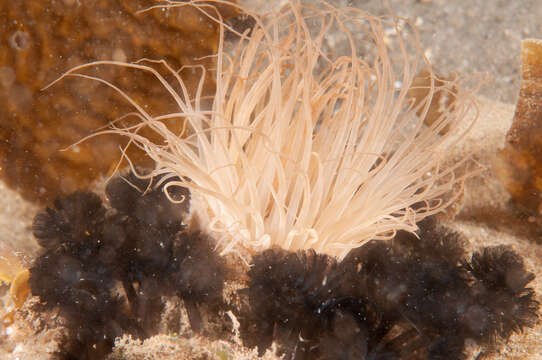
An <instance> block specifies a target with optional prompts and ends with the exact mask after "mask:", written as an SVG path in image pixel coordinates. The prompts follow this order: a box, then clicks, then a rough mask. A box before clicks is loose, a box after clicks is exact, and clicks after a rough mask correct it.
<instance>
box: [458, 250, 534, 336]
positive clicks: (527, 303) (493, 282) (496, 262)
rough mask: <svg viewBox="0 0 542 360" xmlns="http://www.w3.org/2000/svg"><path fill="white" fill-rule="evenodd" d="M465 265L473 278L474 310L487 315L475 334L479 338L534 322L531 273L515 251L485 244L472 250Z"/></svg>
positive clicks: (506, 334) (509, 330) (506, 331)
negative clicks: (530, 285)
mask: <svg viewBox="0 0 542 360" xmlns="http://www.w3.org/2000/svg"><path fill="white" fill-rule="evenodd" d="M465 267H466V268H467V269H469V270H470V271H471V273H472V275H473V276H474V278H475V281H474V284H473V293H474V295H475V297H476V306H477V307H478V309H477V311H478V312H480V313H482V314H483V315H487V317H486V318H485V319H484V322H483V323H484V325H485V326H484V327H482V328H481V329H480V331H479V332H478V334H476V335H479V336H478V337H479V338H480V340H484V341H491V340H493V339H494V338H495V337H496V336H500V337H503V338H508V337H510V335H511V334H512V333H514V332H520V331H522V330H523V328H524V327H530V326H532V325H533V324H534V321H535V320H536V318H537V311H538V306H539V304H538V302H537V301H536V300H535V293H534V290H533V289H532V288H528V287H527V284H528V283H530V282H531V281H532V280H534V277H535V276H534V274H533V273H530V272H527V271H526V270H525V267H524V265H523V260H522V259H521V257H520V256H519V255H518V254H516V253H515V252H513V251H512V250H511V249H509V248H508V247H505V246H495V247H488V248H485V249H482V251H481V252H477V253H475V254H473V256H472V260H471V262H470V264H468V263H466V264H465Z"/></svg>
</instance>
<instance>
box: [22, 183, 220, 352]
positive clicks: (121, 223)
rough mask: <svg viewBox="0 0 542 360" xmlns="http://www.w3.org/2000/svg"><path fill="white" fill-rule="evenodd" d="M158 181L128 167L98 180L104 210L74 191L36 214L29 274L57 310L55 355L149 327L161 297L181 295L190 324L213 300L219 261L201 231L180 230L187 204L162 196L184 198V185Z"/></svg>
mask: <svg viewBox="0 0 542 360" xmlns="http://www.w3.org/2000/svg"><path fill="white" fill-rule="evenodd" d="M161 180H162V179H160V178H157V177H155V178H153V179H152V180H151V179H149V178H142V177H140V176H139V177H138V176H136V175H134V174H129V175H127V176H126V177H124V178H116V179H113V180H111V181H110V183H109V184H108V186H107V187H106V194H107V196H108V197H109V199H110V204H111V206H112V207H113V209H109V210H108V209H106V208H105V207H104V205H103V204H102V201H101V199H100V198H99V197H98V196H97V195H96V194H93V193H88V192H81V191H79V192H76V193H74V194H72V195H69V196H67V197H65V198H60V199H57V200H56V201H55V203H54V207H52V208H47V209H46V210H45V211H43V212H41V213H40V214H38V215H37V216H36V218H35V221H34V226H33V229H34V234H35V236H36V238H37V239H38V242H39V244H40V245H41V246H42V247H43V248H44V252H43V253H42V254H41V255H40V256H39V257H38V258H37V259H36V260H35V262H34V264H33V266H32V267H31V269H30V280H29V282H30V287H31V290H32V294H33V295H35V296H39V298H40V302H41V304H42V306H43V307H44V308H45V309H49V310H51V309H54V308H58V310H59V314H60V315H61V316H62V317H63V318H64V319H65V327H66V328H67V330H68V335H67V336H66V338H65V339H64V343H63V344H61V348H62V350H61V353H59V354H58V356H62V357H64V358H77V359H102V358H103V357H104V356H105V354H107V353H108V352H110V351H111V349H112V347H113V344H114V340H115V338H117V337H120V336H122V335H125V334H128V335H132V336H134V337H136V338H140V339H145V338H148V337H149V336H152V335H155V334H156V333H157V331H158V325H159V324H158V323H159V321H160V314H161V313H162V311H163V308H164V300H163V297H171V296H179V297H180V298H181V299H182V300H183V301H184V302H185V305H186V308H187V311H188V315H189V319H190V322H191V325H192V328H193V330H194V331H198V330H199V329H201V327H202V320H201V319H200V315H199V312H198V311H199V310H198V306H199V305H200V304H202V303H206V304H212V303H216V302H220V301H221V299H222V287H223V283H224V276H225V271H224V265H223V261H222V259H221V258H219V257H218V254H216V253H215V252H214V251H213V247H212V243H211V242H210V240H209V239H208V237H206V236H204V235H202V234H199V233H187V232H185V231H184V229H185V225H184V224H183V223H182V219H183V217H184V216H185V215H186V206H187V205H186V204H184V203H182V202H181V203H173V202H171V201H170V200H169V199H168V196H169V198H171V199H173V200H178V201H182V200H185V201H186V202H188V201H189V194H188V192H187V190H186V189H182V188H179V187H175V188H167V184H168V180H172V179H163V180H162V181H161ZM165 191H167V192H168V194H167V195H166V193H165ZM142 208H144V209H145V211H143V210H142ZM77 354H81V355H77Z"/></svg>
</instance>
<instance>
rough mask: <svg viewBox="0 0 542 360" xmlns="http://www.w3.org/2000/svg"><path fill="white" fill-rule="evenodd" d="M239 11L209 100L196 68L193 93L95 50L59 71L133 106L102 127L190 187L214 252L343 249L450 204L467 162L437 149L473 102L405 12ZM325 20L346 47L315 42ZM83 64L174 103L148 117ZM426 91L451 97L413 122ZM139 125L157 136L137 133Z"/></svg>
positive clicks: (176, 80)
mask: <svg viewBox="0 0 542 360" xmlns="http://www.w3.org/2000/svg"><path fill="white" fill-rule="evenodd" d="M166 6H168V7H180V6H196V7H197V8H198V9H199V10H200V11H201V12H202V14H204V15H205V16H209V17H212V18H214V19H215V20H216V21H217V22H218V23H219V25H220V31H221V34H222V36H221V38H222V39H223V38H224V36H223V35H224V32H225V31H226V30H228V31H230V32H235V29H232V28H229V27H228V25H227V24H225V23H224V22H223V21H222V20H221V19H220V18H219V16H217V15H216V14H217V12H213V11H212V9H211V7H210V6H209V4H208V3H202V2H197V1H193V2H176V1H170V2H168V5H166ZM248 15H249V16H251V17H253V18H254V19H255V21H254V26H253V28H252V29H251V30H250V32H249V31H246V32H245V33H243V34H240V33H237V35H238V36H239V41H238V42H237V43H236V44H235V45H234V46H233V49H230V50H226V49H225V43H224V41H223V40H222V41H220V44H219V48H218V53H217V54H216V69H213V70H212V71H211V74H212V75H211V76H213V78H214V81H215V82H216V93H215V94H214V97H213V98H212V99H211V101H210V104H209V102H208V101H206V99H205V98H204V97H203V96H202V90H201V89H202V87H203V83H204V81H205V77H206V76H208V74H207V73H206V71H205V69H202V68H200V70H198V71H201V74H202V75H201V81H200V87H199V89H198V91H197V92H196V93H195V94H189V93H188V90H187V89H186V87H185V86H184V83H183V80H182V78H181V77H180V76H179V73H178V72H177V71H175V70H174V69H172V68H170V67H169V66H168V65H167V63H165V62H163V61H161V62H157V61H150V60H142V61H139V62H136V63H120V62H115V61H100V62H95V63H92V64H86V65H82V66H79V67H76V68H74V69H72V70H70V71H69V72H67V73H66V74H64V75H63V76H79V77H84V78H90V79H93V80H97V81H100V82H102V83H104V84H106V85H108V86H109V87H112V88H113V89H114V90H115V91H117V92H118V93H119V94H120V95H122V96H123V97H125V98H126V100H127V101H128V102H130V103H131V104H132V105H133V106H134V108H135V112H134V113H133V114H132V115H134V116H136V117H137V118H139V119H140V124H139V125H137V126H131V127H120V126H119V124H118V123H115V124H114V125H113V128H112V129H111V130H108V131H102V132H101V133H116V134H122V135H125V136H128V137H129V138H130V140H131V141H130V143H132V144H135V145H137V146H139V147H140V148H142V149H144V150H145V151H146V153H147V154H148V156H149V157H150V158H152V159H153V160H154V162H155V164H156V167H155V170H154V172H153V175H162V179H163V181H165V180H167V179H169V178H173V177H177V176H178V177H179V178H180V179H181V180H180V181H170V182H169V183H168V184H167V186H166V191H167V187H169V186H183V187H186V188H189V189H190V191H191V196H192V200H191V208H192V209H191V212H192V219H193V220H194V221H195V220H196V219H197V222H198V224H200V226H201V227H202V229H203V230H205V231H207V232H210V233H212V234H213V235H214V236H215V238H216V239H217V241H218V247H219V248H220V249H221V251H222V252H223V253H226V252H231V251H242V252H243V253H244V252H246V251H247V250H248V251H249V252H250V253H252V252H254V251H260V250H263V249H267V248H270V247H273V246H278V247H280V248H283V249H287V250H298V249H309V248H310V249H314V250H315V251H317V252H321V253H326V254H330V255H334V256H337V257H338V258H342V257H344V256H345V255H346V254H347V253H348V251H349V250H351V249H352V248H356V247H359V246H361V245H363V244H364V243H366V242H367V241H369V240H372V239H388V238H390V237H392V236H393V235H394V234H395V232H396V231H398V230H407V231H415V230H416V228H417V227H416V222H417V221H419V220H421V219H423V218H424V217H426V216H429V215H432V214H435V213H437V212H440V211H442V210H444V209H445V208H446V207H447V206H448V205H450V204H451V203H452V202H453V200H454V199H455V198H456V195H457V191H458V186H455V185H458V184H461V183H462V181H463V180H464V178H465V176H468V175H463V176H459V175H456V174H457V170H458V169H459V168H460V167H461V166H462V165H464V164H465V163H467V162H468V161H469V159H463V160H462V161H461V162H459V163H454V164H448V166H444V164H443V161H442V159H443V154H444V153H445V152H446V151H448V150H449V149H450V147H451V146H454V145H455V144H456V143H457V142H458V141H459V139H460V138H461V137H462V134H461V131H462V130H459V129H460V128H464V127H460V126H458V124H459V123H460V122H462V121H463V120H464V119H465V118H466V115H467V113H468V112H469V111H470V109H471V108H472V107H473V105H475V104H474V102H473V96H472V91H469V90H465V89H463V88H462V86H461V84H460V83H459V80H457V79H455V80H452V81H441V80H439V81H436V80H437V79H436V75H434V73H433V72H432V70H431V68H430V65H429V64H428V62H427V59H426V58H425V57H424V56H423V51H422V49H421V46H420V45H419V41H418V38H417V33H416V31H415V30H414V29H413V28H412V27H411V26H410V25H409V23H408V22H407V21H404V20H401V19H399V18H397V17H395V16H393V15H391V16H388V17H373V16H370V15H368V14H366V13H365V12H363V11H360V10H358V9H351V8H348V9H336V8H333V7H331V6H329V5H327V4H323V5H322V6H320V7H318V8H317V7H305V6H301V5H299V4H298V3H297V2H290V3H289V4H287V5H286V6H285V7H283V8H282V9H281V10H279V11H277V12H272V13H270V14H267V15H264V16H258V15H255V14H252V13H248ZM385 27H392V28H393V29H395V31H396V32H397V41H398V48H397V49H396V51H391V50H390V49H389V48H388V46H387V45H386V43H385V36H384V29H385ZM334 30H338V31H339V33H340V34H341V36H342V37H343V41H344V43H345V44H346V45H347V48H348V50H347V52H346V53H345V54H340V55H333V54H329V51H327V50H326V43H327V42H328V41H329V39H330V38H329V34H330V32H331V31H334ZM360 39H361V40H360ZM360 44H363V45H364V46H365V47H364V49H363V51H361V50H360V49H359V48H357V47H359V46H360ZM362 52H363V54H362ZM95 65H115V66H124V67H129V68H134V69H139V70H141V71H147V72H150V73H152V74H154V75H155V77H156V80H157V81H160V82H161V83H162V85H163V86H164V88H165V89H166V90H167V91H168V93H169V94H170V95H171V99H172V101H174V102H175V103H176V105H177V106H178V111H177V112H176V113H173V114H165V115H164V114H162V115H157V116H155V115H153V114H150V113H149V112H147V110H146V109H145V107H144V106H143V104H142V103H140V102H138V101H136V100H135V99H133V98H131V97H130V96H129V94H128V93H127V92H125V90H123V89H120V88H118V87H116V86H115V85H114V84H111V83H109V82H107V81H106V80H103V79H98V78H95V77H93V76H90V75H87V74H85V73H84V71H83V70H85V69H86V68H88V67H90V66H95ZM156 66H161V67H162V69H165V70H166V71H167V72H168V76H167V77H166V76H163V75H161V73H160V72H158V71H157V70H156ZM422 69H425V70H426V73H427V74H429V77H430V81H429V86H427V91H426V92H425V93H426V94H427V95H426V96H425V97H424V98H423V99H421V100H420V99H416V101H414V100H413V99H412V98H410V97H409V96H408V91H409V89H411V87H412V86H413V81H414V79H415V74H416V73H418V71H420V70H422ZM171 79H173V81H170V80H171ZM438 93H444V94H449V95H451V96H452V97H453V98H454V101H453V103H452V104H450V103H447V104H441V105H442V106H441V109H440V110H441V111H440V112H439V117H438V119H437V120H436V121H434V122H432V123H431V125H426V124H425V123H424V118H425V116H426V114H427V112H428V109H429V106H430V105H431V101H432V98H433V97H434V95H435V94H438ZM178 118H183V119H184V120H185V122H186V129H185V131H184V132H183V135H182V136H181V135H180V134H176V133H174V132H172V131H170V130H169V129H168V127H167V121H168V120H169V119H178ZM144 127H148V128H150V129H152V130H153V131H154V132H156V133H157V134H159V135H160V137H161V138H162V139H163V141H160V142H156V141H153V140H151V139H149V138H148V137H145V136H143V135H141V134H140V132H139V130H140V129H142V128H144ZM443 129H450V130H449V131H443Z"/></svg>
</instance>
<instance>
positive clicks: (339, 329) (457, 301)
mask: <svg viewBox="0 0 542 360" xmlns="http://www.w3.org/2000/svg"><path fill="white" fill-rule="evenodd" d="M419 226H420V231H419V232H418V235H419V237H420V238H418V237H416V236H415V235H413V234H410V233H407V232H399V233H398V234H397V236H396V237H395V238H394V239H393V240H390V241H371V242H368V243H367V244H365V245H364V246H362V247H360V248H358V249H355V250H353V251H352V252H351V253H350V254H349V255H348V256H347V257H346V258H345V259H344V260H343V261H342V262H340V263H338V264H337V263H336V262H334V260H332V259H329V258H328V257H326V256H324V255H318V254H315V253H314V252H312V251H308V252H299V253H290V252H287V251H283V250H276V249H274V250H268V251H265V252H263V253H261V254H258V255H257V256H255V257H254V261H253V262H254V264H253V268H252V269H251V270H250V272H249V274H248V275H249V277H250V281H249V284H248V285H249V286H248V288H247V290H246V293H247V294H248V302H249V304H250V307H251V312H252V315H251V316H252V318H250V317H247V321H250V323H251V324H252V328H251V327H250V326H245V332H244V341H245V343H246V344H248V345H254V344H257V345H258V346H259V349H260V351H261V352H263V350H265V349H267V348H268V347H269V346H270V345H271V343H272V341H276V342H277V343H279V344H280V345H281V346H282V347H283V349H284V351H285V353H286V354H287V357H288V358H293V359H305V358H306V359H420V358H421V359H431V360H439V359H451V360H453V359H459V360H460V359H464V358H466V354H465V353H464V351H465V350H464V348H465V341H466V340H467V339H473V340H475V341H477V342H478V343H479V344H481V345H483V344H484V343H487V342H488V341H489V340H491V339H492V338H495V336H500V337H503V338H505V339H506V338H508V337H509V336H510V335H511V334H512V333H513V332H516V331H520V330H521V329H522V328H524V327H525V326H531V325H532V324H533V322H534V320H535V319H536V317H537V310H538V302H537V301H536V300H535V298H534V292H533V290H532V289H530V288H526V285H527V284H528V283H529V282H530V281H532V280H533V278H534V276H533V275H532V274H531V273H528V272H526V271H525V268H524V266H523V262H522V260H521V258H520V257H519V256H518V255H517V254H516V253H515V252H513V251H512V250H510V249H508V248H504V247H497V248H486V249H484V250H482V252H481V253H476V254H474V255H473V256H472V260H471V261H470V262H469V261H466V260H465V259H466V254H465V250H464V247H465V241H464V240H463V239H462V238H461V237H460V236H459V235H458V234H456V233H453V232H449V231H446V230H445V229H442V228H439V227H438V226H437V225H436V224H435V223H434V222H433V221H431V220H426V221H423V222H421V223H420V224H419ZM285 333H286V334H287V335H288V336H287V337H285V336H284V335H283V334H285Z"/></svg>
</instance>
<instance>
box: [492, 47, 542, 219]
mask: <svg viewBox="0 0 542 360" xmlns="http://www.w3.org/2000/svg"><path fill="white" fill-rule="evenodd" d="M521 60H522V65H521V89H520V92H519V99H518V102H517V105H516V112H515V114H514V122H513V123H512V126H511V127H510V130H509V131H508V133H507V134H506V143H505V145H504V148H503V149H501V150H499V152H498V153H497V156H496V158H495V161H494V164H493V165H494V169H495V173H496V174H497V177H498V178H499V180H500V181H501V183H502V184H503V185H504V187H505V188H506V190H507V191H508V192H509V193H510V195H511V196H512V199H513V200H514V202H515V204H516V205H518V206H519V207H520V208H521V209H522V210H524V211H525V212H526V213H527V214H528V215H532V216H535V217H538V218H540V216H541V214H542V157H541V156H540V149H541V148H542V140H541V139H542V137H541V134H542V40H537V39H528V40H523V41H522V42H521Z"/></svg>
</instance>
